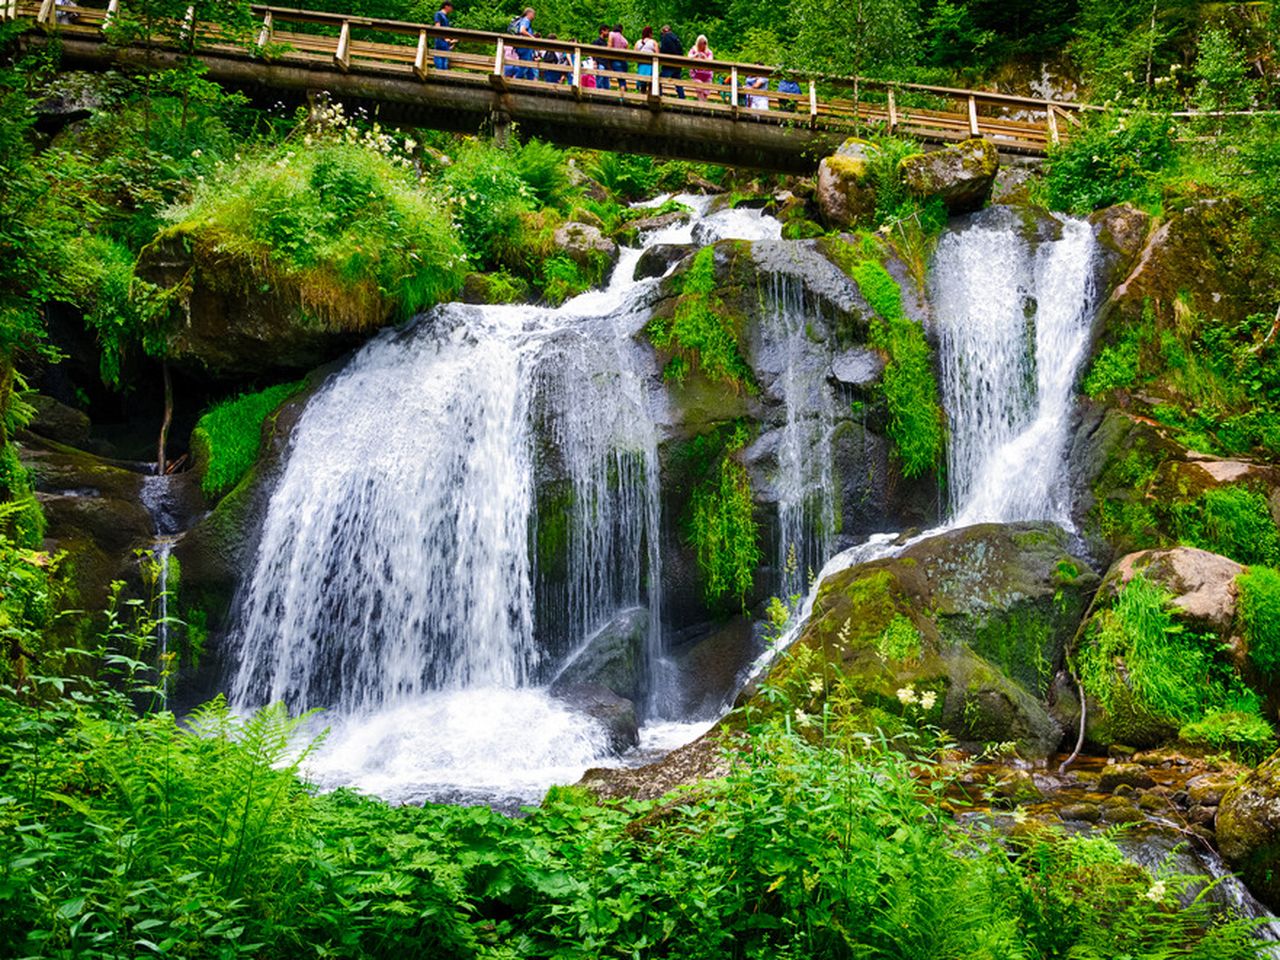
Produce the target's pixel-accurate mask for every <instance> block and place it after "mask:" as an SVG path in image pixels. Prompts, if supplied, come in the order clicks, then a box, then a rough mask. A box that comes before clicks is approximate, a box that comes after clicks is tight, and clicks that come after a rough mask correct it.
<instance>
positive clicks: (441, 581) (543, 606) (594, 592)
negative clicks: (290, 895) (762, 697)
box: [228, 198, 779, 800]
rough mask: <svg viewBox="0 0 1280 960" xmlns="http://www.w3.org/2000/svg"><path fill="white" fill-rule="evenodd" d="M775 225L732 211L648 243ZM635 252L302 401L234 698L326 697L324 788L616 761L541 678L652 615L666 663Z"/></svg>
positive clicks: (653, 434) (487, 787)
mask: <svg viewBox="0 0 1280 960" xmlns="http://www.w3.org/2000/svg"><path fill="white" fill-rule="evenodd" d="M681 199H687V200H688V201H689V203H690V205H691V206H694V207H695V209H696V210H697V211H698V213H699V214H700V212H701V210H702V209H703V207H704V206H705V203H706V199H705V198H681ZM778 229H779V227H778V224H777V223H776V221H772V220H769V221H766V220H765V219H764V218H762V217H761V216H760V214H759V212H758V211H736V210H727V211H723V212H722V213H719V214H715V215H712V216H710V217H705V218H704V217H701V216H695V217H694V219H693V222H690V223H685V224H678V225H674V226H671V227H668V228H666V229H663V230H659V231H654V232H653V233H652V234H651V235H649V236H647V237H646V238H645V240H646V242H647V243H648V244H653V243H680V242H685V243H687V242H690V240H691V238H692V234H693V231H694V230H697V231H699V236H700V239H701V240H702V241H703V242H712V241H714V240H716V239H719V238H721V237H739V238H747V239H754V238H756V237H764V236H776V235H777V231H778ZM640 254H641V251H640V250H638V249H629V250H624V251H623V252H622V256H621V258H620V260H619V263H618V265H617V267H616V268H615V270H614V273H613V276H612V278H611V280H610V283H609V285H608V287H607V288H605V289H604V290H598V291H591V292H588V293H585V294H583V295H581V296H579V297H576V298H574V299H573V300H570V301H569V302H567V303H566V304H564V305H563V306H562V307H560V308H558V309H547V308H537V307H529V306H525V305H515V306H484V307H474V306H464V305H460V304H446V305H442V306H440V307H437V308H436V309H435V310H433V311H431V312H430V313H429V314H427V315H425V316H424V317H423V318H421V319H420V320H419V321H418V322H417V323H415V324H413V325H411V326H410V327H408V328H406V329H403V330H399V331H384V332H383V333H382V334H381V335H379V336H378V337H376V338H375V339H374V340H372V341H371V342H370V343H368V344H367V345H366V346H365V347H364V348H363V349H361V350H360V351H359V352H358V353H357V354H356V355H355V356H354V357H353V358H352V359H351V360H350V361H349V362H348V363H347V364H346V365H345V366H344V367H343V368H342V370H341V371H339V372H338V373H336V374H334V375H332V376H331V377H330V378H329V379H328V381H326V383H325V384H324V385H323V386H322V387H321V388H320V389H319V390H318V391H317V392H316V393H315V395H314V396H312V397H311V399H310V400H309V401H308V403H307V405H306V408H305V410H304V411H303V413H302V415H301V417H300V418H299V420H298V423H297V425H296V427H295V428H294V431H293V434H292V439H291V445H290V448H289V450H288V452H287V459H286V462H285V464H284V467H283V470H282V473H281V476H280V478H279V480H278V483H277V485H276V488H275V490H274V492H273V493H272V496H271V498H270V501H269V504H268V507H267V512H266V519H265V522H264V525H263V530H262V535H261V539H260V544H259V548H258V553H257V557H256V560H255V565H254V568H253V572H252V575H251V577H250V578H249V581H248V585H247V587H246V589H245V590H244V592H243V595H242V597H241V598H240V601H239V612H238V619H237V627H236V630H235V637H234V639H233V642H234V644H235V648H234V649H233V651H232V656H231V657H230V662H231V663H232V664H233V666H232V668H231V673H230V676H229V677H228V687H229V694H230V699H231V702H232V704H233V705H234V706H235V707H236V708H237V709H240V710H247V709H252V708H253V707H255V706H258V705H260V704H265V703H270V702H274V701H280V700H282V701H284V702H286V703H287V704H288V705H289V706H290V707H291V708H292V709H298V710H300V709H309V708H321V709H323V710H325V711H327V714H326V721H327V722H329V723H330V724H331V725H332V726H333V732H332V734H331V736H330V738H329V740H328V742H327V743H326V745H325V747H324V748H323V749H322V750H321V751H320V752H319V754H318V755H317V756H316V757H315V758H313V760H312V761H310V763H311V773H312V775H313V776H315V777H316V779H317V780H318V781H319V782H321V783H329V784H336V783H347V784H355V785H357V786H360V787H363V788H365V789H375V790H377V791H378V792H380V793H382V794H383V795H384V796H388V797H390V798H395V799H421V798H423V797H424V796H435V797H440V796H444V795H453V796H465V797H471V796H473V795H474V794H473V793H471V791H475V790H480V791H482V793H483V792H485V791H487V792H488V794H493V793H501V792H503V791H513V792H514V793H515V794H516V795H517V796H518V797H519V798H521V799H524V800H528V799H533V798H535V797H536V796H537V795H539V793H540V790H541V789H545V787H546V786H547V785H548V784H550V783H553V782H559V781H562V780H564V779H565V778H566V777H567V776H569V774H567V773H566V771H570V770H577V771H578V772H579V773H580V772H581V770H582V769H584V768H585V767H586V766H588V765H591V764H592V763H598V762H600V761H601V758H604V757H605V756H607V754H608V746H607V741H608V737H607V732H606V731H605V730H604V728H603V727H602V726H601V725H600V724H599V723H598V722H597V721H595V720H593V719H591V718H590V717H588V716H586V715H585V714H581V713H578V712H576V711H575V710H574V709H573V708H571V707H569V706H568V705H566V704H565V703H563V702H561V701H559V700H557V699H555V698H553V697H551V696H550V695H549V694H548V693H547V691H546V689H545V687H544V686H542V685H543V684H545V683H546V682H547V681H548V680H550V678H551V677H552V676H553V675H554V673H555V672H556V669H557V667H558V666H559V665H560V664H561V663H563V661H564V660H565V658H566V656H567V655H568V654H569V653H570V652H571V651H573V650H574V649H575V648H577V647H578V646H579V645H580V644H581V643H583V642H584V641H585V640H587V639H588V638H589V637H590V636H591V635H592V634H594V633H596V632H597V631H599V630H600V629H601V627H603V626H604V625H606V624H607V623H608V622H609V621H610V619H611V618H613V617H614V616H615V615H617V614H618V613H619V612H620V611H623V610H627V609H630V608H634V607H636V606H643V607H647V608H648V611H649V623H650V628H649V635H648V642H647V646H646V649H645V650H644V651H643V655H644V659H645V660H646V661H647V665H648V667H649V670H648V672H649V674H650V678H651V682H654V683H656V682H657V680H658V679H659V678H661V676H662V675H663V672H662V671H661V670H657V669H654V666H655V665H656V664H657V662H658V660H659V659H660V658H661V655H662V637H661V603H662V598H661V587H660V585H661V558H660V556H659V552H658V547H659V529H660V516H659V496H658V492H659V491H658V458H657V447H658V429H657V427H656V425H655V424H656V421H657V417H656V416H655V413H656V411H654V410H651V409H650V408H651V406H652V405H653V404H654V402H655V401H654V395H653V392H652V390H651V386H652V382H653V381H652V379H651V378H652V377H653V374H654V371H653V369H652V360H651V355H650V354H649V353H648V351H646V350H645V349H644V348H642V347H640V346H638V345H637V344H636V343H635V342H634V337H635V334H636V333H637V332H638V331H639V330H640V328H641V327H642V326H643V324H644V323H645V322H646V321H647V319H648V316H649V306H650V302H651V300H652V296H653V294H654V293H656V291H657V289H658V287H657V282H656V281H654V280H645V281H638V282H637V281H635V280H634V279H633V275H634V272H635V266H636V262H637V261H638V259H639V257H640ZM658 693H659V692H658V691H650V700H651V702H654V703H656V702H659V701H660V700H661V699H662V698H661V697H660V696H659V695H658ZM638 706H639V708H640V710H641V711H642V712H643V710H644V707H645V704H643V703H642V704H639V705H638ZM554 731H558V733H556V735H555V736H552V735H551V732H554ZM445 786H448V787H450V789H455V790H457V791H460V793H455V794H443V793H441V790H440V788H441V787H445Z"/></svg>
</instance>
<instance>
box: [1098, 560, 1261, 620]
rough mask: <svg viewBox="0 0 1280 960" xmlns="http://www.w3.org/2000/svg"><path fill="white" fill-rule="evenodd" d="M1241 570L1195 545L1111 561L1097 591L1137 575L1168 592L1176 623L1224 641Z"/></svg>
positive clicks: (1109, 589) (1233, 612) (1109, 590)
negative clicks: (1175, 612) (1104, 579)
mask: <svg viewBox="0 0 1280 960" xmlns="http://www.w3.org/2000/svg"><path fill="white" fill-rule="evenodd" d="M1244 569H1245V568H1244V567H1243V566H1241V565H1240V564H1238V563H1236V562H1235V561H1234V560H1229V559H1227V558H1226V557H1221V556H1218V554H1216V553H1210V552H1209V551H1207V550H1199V549H1197V548H1195V547H1172V548H1170V549H1167V550H1143V551H1140V552H1138V553H1131V554H1128V555H1127V556H1124V557H1121V558H1120V559H1119V560H1117V561H1116V563H1115V565H1114V566H1113V567H1112V568H1111V570H1110V571H1109V572H1108V573H1107V578H1106V581H1105V583H1104V586H1103V591H1105V592H1106V593H1108V594H1110V593H1112V592H1114V591H1116V590H1118V589H1119V588H1120V587H1122V586H1123V585H1124V584H1126V583H1128V582H1129V581H1130V580H1132V579H1133V578H1134V577H1135V576H1136V575H1138V574H1141V575H1142V576H1144V577H1146V578H1147V579H1148V580H1151V581H1153V582H1155V583H1158V584H1159V585H1160V586H1162V587H1163V588H1164V589H1165V590H1167V591H1168V592H1169V595H1170V597H1171V598H1172V599H1171V601H1170V603H1171V604H1172V606H1173V608H1174V609H1175V610H1176V611H1177V614H1178V619H1179V620H1180V621H1181V622H1182V623H1184V624H1186V626H1187V627H1188V628H1189V629H1191V630H1197V631H1200V632H1206V631H1207V632H1209V633H1213V634H1215V635H1216V636H1218V637H1219V638H1220V639H1224V640H1225V639H1226V638H1228V637H1229V636H1230V634H1231V630H1232V628H1233V626H1234V624H1235V619H1236V577H1238V576H1239V575H1240V574H1242V573H1244ZM1103 591H1100V593H1102V592H1103Z"/></svg>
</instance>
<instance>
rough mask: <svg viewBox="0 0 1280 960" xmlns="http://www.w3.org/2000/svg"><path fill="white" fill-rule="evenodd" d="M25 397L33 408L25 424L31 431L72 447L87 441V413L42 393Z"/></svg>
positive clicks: (79, 445)
mask: <svg viewBox="0 0 1280 960" xmlns="http://www.w3.org/2000/svg"><path fill="white" fill-rule="evenodd" d="M25 399H26V402H27V403H29V404H31V406H32V407H34V408H35V416H34V417H32V419H31V422H30V423H29V424H27V429H28V430H30V431H31V432H32V433H36V434H39V435H40V436H42V437H47V438H48V439H50V440H54V441H56V442H58V443H65V444H67V445H69V446H73V447H81V446H83V445H84V444H85V442H86V441H88V439H89V416H88V414H86V413H84V412H83V411H80V410H77V409H76V408H75V407H70V406H67V405H66V404H65V403H60V402H59V401H57V400H55V399H54V398H53V397H50V396H46V395H45V394H43V393H34V394H30V395H29V396H27V397H26V398H25Z"/></svg>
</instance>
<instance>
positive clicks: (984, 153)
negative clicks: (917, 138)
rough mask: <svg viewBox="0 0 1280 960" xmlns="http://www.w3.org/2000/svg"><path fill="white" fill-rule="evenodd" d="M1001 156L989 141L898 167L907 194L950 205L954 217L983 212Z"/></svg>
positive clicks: (948, 149)
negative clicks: (961, 214) (976, 211)
mask: <svg viewBox="0 0 1280 960" xmlns="http://www.w3.org/2000/svg"><path fill="white" fill-rule="evenodd" d="M999 168H1000V155H999V153H998V152H997V150H996V147H995V145H994V144H993V143H991V142H990V141H989V140H983V139H978V138H975V139H972V140H965V141H963V142H962V143H958V144H956V145H955V146H950V147H943V148H942V149H940V150H933V151H930V152H928V153H921V154H916V155H915V156H912V157H906V158H904V159H903V160H901V161H900V162H899V164H898V174H899V176H900V177H901V178H902V182H903V184H904V185H905V186H906V188H907V192H908V193H910V194H911V195H912V196H914V197H916V198H918V199H921V200H929V199H932V198H934V197H937V198H938V199H940V200H941V201H942V202H943V203H944V204H946V207H947V212H949V213H951V214H959V213H971V212H973V211H974V210H980V209H982V206H983V205H984V204H985V203H986V202H987V198H988V197H990V196H991V187H992V184H994V183H995V178H996V171H997V170H998V169H999Z"/></svg>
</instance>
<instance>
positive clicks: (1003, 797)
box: [992, 770, 1044, 806]
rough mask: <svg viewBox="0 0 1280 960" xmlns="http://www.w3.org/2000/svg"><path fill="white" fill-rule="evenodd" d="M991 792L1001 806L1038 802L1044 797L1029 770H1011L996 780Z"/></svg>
mask: <svg viewBox="0 0 1280 960" xmlns="http://www.w3.org/2000/svg"><path fill="white" fill-rule="evenodd" d="M992 794H993V796H994V798H995V799H996V800H997V801H999V804H1000V805H1003V806H1020V805H1021V804H1024V803H1038V802H1039V801H1041V800H1043V799H1044V794H1043V793H1042V792H1041V790H1040V787H1039V786H1037V785H1036V781H1035V777H1034V776H1033V775H1032V773H1031V771H1029V770H1011V771H1010V772H1009V773H1007V774H1006V775H1005V776H1003V777H1001V778H1000V779H999V780H997V781H996V784H995V786H994V787H993V788H992Z"/></svg>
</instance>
